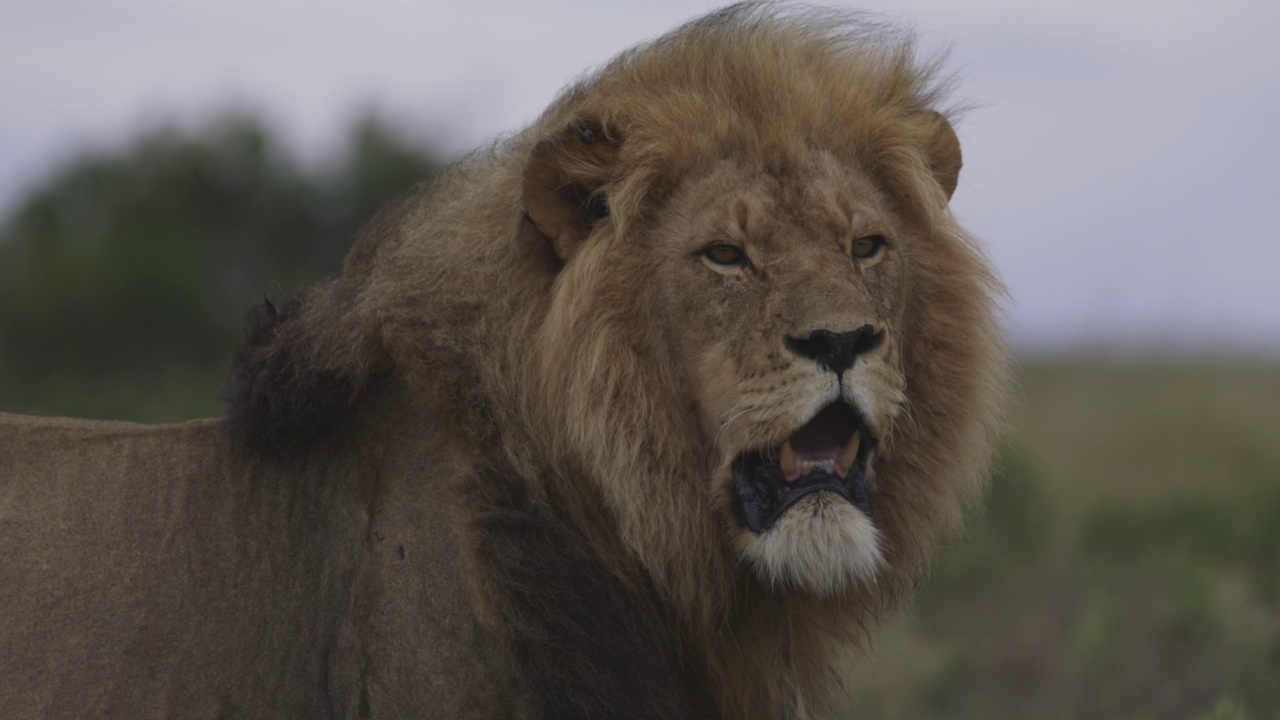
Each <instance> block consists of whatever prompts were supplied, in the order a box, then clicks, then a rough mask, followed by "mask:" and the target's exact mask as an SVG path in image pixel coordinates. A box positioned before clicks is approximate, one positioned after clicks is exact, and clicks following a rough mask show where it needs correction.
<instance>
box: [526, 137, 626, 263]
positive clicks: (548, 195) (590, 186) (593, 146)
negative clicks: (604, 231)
mask: <svg viewBox="0 0 1280 720" xmlns="http://www.w3.org/2000/svg"><path fill="white" fill-rule="evenodd" d="M618 147H619V137H618V135H617V133H616V132H612V131H610V129H609V128H608V127H606V126H605V125H604V123H602V122H600V121H598V120H591V119H578V120H576V121H574V122H573V123H570V124H569V126H568V127H566V128H565V129H564V130H562V131H560V132H558V133H556V134H555V135H553V136H551V137H549V138H547V139H545V140H543V141H541V142H539V143H538V144H537V145H535V146H534V148H533V152H532V153H530V154H529V162H528V164H527V165H525V169H524V191H523V200H524V207H525V211H526V212H528V214H529V219H530V220H531V221H533V224H534V225H535V226H536V227H537V228H538V231H539V232H541V233H542V234H543V235H545V236H546V237H547V239H549V240H550V241H551V244H552V246H553V247H554V248H555V251H556V254H557V255H559V256H560V259H561V260H568V259H569V256H570V255H572V254H573V252H574V250H576V249H577V247H578V244H579V243H581V242H582V241H583V240H584V239H586V237H587V235H589V234H590V233H591V229H592V228H593V227H594V226H595V224H596V223H597V222H599V221H601V220H603V219H604V218H605V217H607V216H608V215H609V202H608V198H607V197H605V195H604V185H605V183H607V182H608V181H609V180H610V179H612V178H613V176H614V172H615V163H616V161H617V157H618Z"/></svg>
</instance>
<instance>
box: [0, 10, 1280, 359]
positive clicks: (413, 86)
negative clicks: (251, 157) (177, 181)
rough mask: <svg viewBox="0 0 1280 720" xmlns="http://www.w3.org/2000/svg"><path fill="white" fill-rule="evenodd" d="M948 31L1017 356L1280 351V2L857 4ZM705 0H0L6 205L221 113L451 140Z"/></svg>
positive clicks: (969, 157) (962, 204)
mask: <svg viewBox="0 0 1280 720" xmlns="http://www.w3.org/2000/svg"><path fill="white" fill-rule="evenodd" d="M836 4H841V5H848V6H850V7H857V8H860V9H865V10H868V11H873V12H877V13H883V14H885V15H886V16H887V18H889V19H891V20H893V21H895V22H897V23H898V24H902V25H907V26H910V27H914V28H915V30H916V31H917V33H918V34H919V36H920V38H921V43H922V46H923V47H924V48H925V49H926V50H937V49H941V48H949V49H950V62H949V67H950V68H951V69H952V70H954V71H956V72H957V73H958V74H959V77H960V84H959V86H958V88H959V92H958V94H957V99H958V100H960V101H962V102H965V103H968V104H972V105H975V106H976V109H974V110H972V111H970V112H969V113H968V114H967V115H965V116H964V117H963V119H962V121H961V122H960V124H959V126H958V128H957V129H958V131H959V134H960V138H961V141H962V143H963V144H964V153H965V169H964V172H963V173H962V176H961V185H960V188H959V190H958V191H957V193H956V196H955V199H954V203H953V204H954V208H955V210H956V212H957V214H958V215H959V216H960V218H961V220H962V221H964V222H965V223H966V224H967V225H968V226H969V227H970V229H972V230H973V231H974V232H975V233H976V234H977V235H979V236H980V237H981V238H983V239H984V241H985V242H986V244H987V247H988V248H989V251H990V253H991V256H992V257H993V259H994V260H995V262H996V264H997V266H998V267H999V268H1000V271H1001V273H1002V275H1003V276H1004V278H1005V280H1006V282H1007V284H1008V285H1009V288H1010V291H1011V296H1012V298H1011V301H1010V303H1009V308H1008V324H1009V326H1010V328H1011V330H1012V331H1013V334H1014V338H1015V342H1016V343H1017V344H1018V345H1019V346H1020V347H1022V348H1023V349H1039V350H1072V349H1082V348H1083V349H1094V348H1099V347H1105V346H1109V345H1114V344H1115V343H1121V344H1123V345H1125V346H1127V347H1130V348H1133V347H1138V348H1145V351H1146V352H1148V353H1151V352H1157V353H1162V352H1165V351H1167V350H1170V349H1173V350H1179V351H1184V352H1185V351H1190V352H1199V351H1202V350H1203V349H1204V348H1206V347H1209V346H1211V345H1218V344H1223V343H1225V344H1226V345H1227V346H1228V347H1230V348H1231V349H1232V352H1233V353H1236V354H1249V353H1256V352H1268V353H1270V354H1272V355H1280V278H1278V277H1277V276H1278V275H1280V237H1278V236H1280V232H1278V231H1277V217H1276V216H1277V210H1280V170H1278V168H1280V4H1277V3H1271V2H1264V1H1263V0H1254V1H1252V2H1244V1H1237V2H1231V1H1230V0H1228V1H1225V2H1223V1H1221V0H1220V1H1219V2H1215V3H1212V4H1211V3H1207V2H1177V1H1176V0H1133V1H1131V2H1125V1H1123V0H1105V1H1104V0H1096V1H1085V2H1079V1H1073V2H1061V1H1057V2H1052V3H1036V2H1028V1H1026V0H975V1H974V2H959V1H957V0H918V1H911V0H900V1H898V2H883V1H881V0H872V1H869V2H860V3H857V4H856V5H849V4H847V3H836ZM716 5H718V3H709V2H688V1H686V2H674V1H670V0H649V1H648V2H634V3H626V4H612V3H605V2H602V1H601V0H594V1H592V0H575V1H569V0H557V1H555V2H539V3H535V2H529V1H525V2H519V1H517V0H506V1H500V0H495V1H493V2H482V1H480V0H472V1H471V2H466V3H458V4H456V5H455V4H452V3H443V2H410V1H408V0H363V1H362V2H359V3H356V2H342V3H340V2H335V1H332V0H323V1H320V0H307V1H303V0H294V1H289V0H218V2H209V1H208V0H201V1H200V2H191V1H189V0H40V1H36V0H29V1H23V0H0V208H9V207H11V206H12V204H13V203H14V202H15V201H16V199H17V198H19V197H20V194H21V191H22V189H23V188H24V187H26V186H27V185H28V184H30V183H32V182H34V181H36V180H38V179H39V178H40V177H41V176H42V175H43V174H46V173H48V172H49V171H50V168H52V167H54V166H55V165H56V164H57V163H58V162H59V161H60V160H62V159H66V158H70V157H73V156H75V155H76V154H77V152H78V151H79V150H82V149H83V148H85V147H86V146H93V147H110V146H112V145H113V144H116V143H120V142H122V141H124V140H126V139H128V138H129V137H131V136H132V135H133V134H134V133H136V132H137V131H138V129H139V128H140V127H142V126H145V125H148V124H155V123H157V122H159V121H162V120H178V121H180V122H188V123H190V122H196V121H198V120H199V119H200V118H203V117H207V116H208V115H209V114H210V113H211V112H215V111H218V110H220V109H225V108H227V107H229V106H236V107H242V108H244V107H247V108H251V109H254V110H258V111H260V112H261V113H262V114H263V115H265V116H266V117H267V118H268V119H269V120H271V121H273V122H274V123H275V124H277V125H278V126H279V127H281V128H282V129H283V130H284V131H285V132H286V134H287V135H288V136H289V137H290V138H291V142H292V143H293V144H294V145H295V147H296V148H297V149H299V150H301V151H303V152H304V153H306V154H307V155H308V156H309V157H313V158H319V157H323V155H324V154H325V153H326V152H327V151H332V149H333V146H334V145H335V143H337V142H338V141H339V140H340V139H341V138H342V137H343V135H344V131H345V129H346V128H347V127H348V125H349V123H350V121H351V120H352V118H353V117H354V116H355V115H357V114H359V113H360V112H362V111H364V110H366V109H368V108H375V109H379V110H381V111H384V112H386V113H387V114H389V115H391V116H392V117H393V118H396V119H398V120H400V121H401V122H402V123H403V124H405V125H406V126H408V127H411V128H412V129H413V131H414V132H416V133H418V134H419V135H420V137H423V138H431V139H433V140H436V141H437V142H438V143H443V145H444V149H445V150H447V151H449V152H459V151H462V150H464V149H466V148H468V147H470V146H473V145H475V144H478V143H480V142H483V141H484V140H486V139H488V138H491V137H493V136H495V135H497V134H499V133H504V132H507V131H510V130H513V129H515V128H517V127H519V126H521V125H522V124H524V123H526V122H527V121H529V120H530V119H531V118H532V117H534V116H535V115H536V114H537V113H538V112H539V111H540V109H541V108H542V107H543V106H544V105H545V104H546V103H547V101H548V100H549V99H550V98H551V97H552V96H553V95H554V94H555V92H556V91H557V90H558V89H559V88H560V87H562V86H563V85H564V84H565V83H567V82H569V81H570V80H572V79H573V78H574V77H575V76H576V75H578V74H579V73H581V72H583V71H584V70H587V69H589V68H592V67H594V66H596V65H598V64H600V63H602V62H604V61H605V60H607V59H608V58H609V57H611V56H612V55H614V54H615V53H617V52H618V51H619V50H622V49H624V48H625V47H627V46H629V45H632V44H634V43H636V42H639V41H642V40H645V39H648V38H652V37H654V36H656V35H658V34H660V33H661V32H663V31H665V30H668V29H670V28H671V27H673V26H675V25H677V24H678V23H680V22H682V21H683V20H686V19H689V18H691V17H693V16H695V15H697V14H700V13H702V12H703V11H705V10H708V9H711V8H713V7H715V6H716Z"/></svg>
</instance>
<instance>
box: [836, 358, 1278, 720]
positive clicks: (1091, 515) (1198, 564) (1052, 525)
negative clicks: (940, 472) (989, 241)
mask: <svg viewBox="0 0 1280 720" xmlns="http://www.w3.org/2000/svg"><path fill="white" fill-rule="evenodd" d="M1019 379H1020V385H1021V387H1020V389H1019V393H1018V396H1019V398H1018V404H1017V406H1016V407H1015V409H1014V412H1013V414H1012V422H1011V426H1012V433H1011V437H1010V439H1009V440H1008V442H1007V444H1006V447H1005V450H1004V457H1003V462H1002V468H1001V470H1000V471H999V472H998V473H997V476H996V478H995V483H994V487H993V491H992V494H991V496H990V498H989V499H988V502H987V504H986V508H985V512H981V511H978V512H975V517H974V519H973V522H972V523H971V524H970V528H971V530H970V533H969V535H968V537H967V538H966V540H965V541H964V542H963V543H961V544H960V545H958V546H957V547H956V548H954V550H953V551H951V552H950V553H949V554H948V555H947V556H946V557H945V558H944V559H943V561H942V562H941V563H940V564H939V566H938V568H937V571H936V573H935V575H934V577H933V579H932V580H931V581H930V583H929V584H928V585H927V586H926V587H925V588H924V589H923V591H922V592H921V594H920V596H919V598H918V600H917V602H916V603H915V606H914V607H913V608H912V609H911V610H910V611H908V612H905V613H901V614H899V615H896V616H894V617H891V618H888V619H887V622H886V623H885V625H884V626H883V627H882V629H881V630H880V631H877V632H875V633H874V634H873V639H872V653H871V654H870V655H869V656H866V657H860V658H858V659H856V660H855V661H854V662H855V663H856V671H855V673H854V677H855V680H854V682H853V684H852V685H851V687H850V691H851V695H852V696H853V697H854V698H855V699H856V700H854V701H851V703H850V708H849V714H850V716H852V717H876V718H984V719H995V718H1064V719H1066V718H1120V719H1124V720H1138V719H1139V718H1150V719H1152V720H1155V719H1157V718H1160V719H1163V718H1214V719H1221V720H1237V719H1239V720H1243V719H1244V718H1260V719H1268V720H1269V719H1271V718H1280V369H1277V368H1267V367H1261V366H1246V365H1219V366H1211V365H1205V366H1197V367H1189V366H1151V365H1125V364H1103V363H1088V362H1079V363H1065V362H1064V363H1052V364H1050V363H1037V364H1028V365H1024V366H1022V367H1021V368H1020V371H1019Z"/></svg>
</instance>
